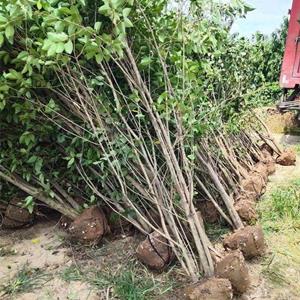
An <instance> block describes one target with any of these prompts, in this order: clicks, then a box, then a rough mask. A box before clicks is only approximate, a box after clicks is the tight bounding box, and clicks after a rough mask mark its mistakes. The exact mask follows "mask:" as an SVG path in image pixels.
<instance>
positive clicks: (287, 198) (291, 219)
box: [258, 180, 300, 231]
mask: <svg viewBox="0 0 300 300" xmlns="http://www.w3.org/2000/svg"><path fill="white" fill-rule="evenodd" d="M258 211H259V215H260V221H261V223H262V225H263V227H264V229H265V230H266V231H280V230H282V229H283V228H294V229H298V228H300V180H296V181H293V182H292V183H290V184H287V185H284V186H280V187H277V188H276V189H275V190H274V191H273V192H272V193H271V194H270V195H268V196H266V197H265V198H264V199H263V201H261V202H260V203H259V205H258Z"/></svg>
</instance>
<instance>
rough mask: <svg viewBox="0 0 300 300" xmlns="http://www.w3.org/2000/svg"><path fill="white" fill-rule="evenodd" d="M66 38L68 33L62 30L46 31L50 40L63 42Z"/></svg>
mask: <svg viewBox="0 0 300 300" xmlns="http://www.w3.org/2000/svg"><path fill="white" fill-rule="evenodd" d="M68 38H69V37H68V35H67V34H66V33H64V32H48V39H49V40H50V41H52V42H56V43H59V42H65V41H67V40H68Z"/></svg>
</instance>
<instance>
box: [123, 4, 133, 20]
mask: <svg viewBox="0 0 300 300" xmlns="http://www.w3.org/2000/svg"><path fill="white" fill-rule="evenodd" d="M130 11H131V8H129V7H126V8H124V9H123V17H124V18H127V17H128V16H129V14H130Z"/></svg>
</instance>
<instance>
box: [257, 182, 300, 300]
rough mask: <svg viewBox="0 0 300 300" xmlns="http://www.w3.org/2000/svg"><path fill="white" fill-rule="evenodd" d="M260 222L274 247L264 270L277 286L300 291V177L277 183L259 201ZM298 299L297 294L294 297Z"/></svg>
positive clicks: (269, 279)
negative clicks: (291, 180)
mask: <svg viewBox="0 0 300 300" xmlns="http://www.w3.org/2000/svg"><path fill="white" fill-rule="evenodd" d="M258 210H259V215H260V223H261V224H262V226H263V228H264V230H265V233H266V240H267V244H268V245H270V250H271V251H272V254H271V256H269V257H267V258H266V261H265V263H264V265H263V270H262V273H263V274H264V277H265V278H266V279H267V280H268V281H269V282H271V283H272V284H274V285H275V286H279V287H283V286H289V287H291V289H292V290H293V293H295V295H296V294H297V297H298V296H299V295H300V288H299V283H298V281H299V276H300V272H299V270H300V248H299V244H300V231H299V228H300V180H296V181H293V182H290V183H287V184H285V185H282V186H279V187H277V188H276V189H275V190H274V191H273V192H271V193H270V194H269V195H266V196H265V197H264V198H263V199H262V201H260V202H259V204H258ZM295 299H298V298H295Z"/></svg>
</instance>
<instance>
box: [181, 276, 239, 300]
mask: <svg viewBox="0 0 300 300" xmlns="http://www.w3.org/2000/svg"><path fill="white" fill-rule="evenodd" d="M232 297H233V292H232V287H231V284H230V281H229V280H228V279H224V278H215V277H213V278H209V279H206V280H202V281H200V282H198V283H195V284H192V285H190V286H188V287H186V288H185V290H184V299H186V300H221V299H222V300H231V299H232Z"/></svg>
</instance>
